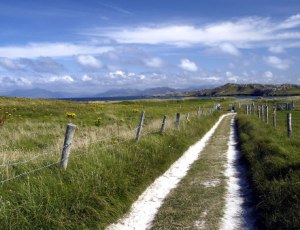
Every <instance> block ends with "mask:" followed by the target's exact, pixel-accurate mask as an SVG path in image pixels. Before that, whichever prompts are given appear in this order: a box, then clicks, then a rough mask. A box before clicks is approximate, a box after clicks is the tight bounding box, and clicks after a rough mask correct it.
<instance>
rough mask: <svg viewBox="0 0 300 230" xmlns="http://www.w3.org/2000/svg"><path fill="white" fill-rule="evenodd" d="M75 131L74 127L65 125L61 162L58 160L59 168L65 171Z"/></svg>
mask: <svg viewBox="0 0 300 230" xmlns="http://www.w3.org/2000/svg"><path fill="white" fill-rule="evenodd" d="M75 129H76V125H74V124H71V123H70V124H67V128H66V134H65V140H64V145H63V149H62V154H61V160H60V167H61V168H62V169H64V170H66V169H67V166H68V159H69V155H70V149H71V144H72V140H73V136H74V133H75Z"/></svg>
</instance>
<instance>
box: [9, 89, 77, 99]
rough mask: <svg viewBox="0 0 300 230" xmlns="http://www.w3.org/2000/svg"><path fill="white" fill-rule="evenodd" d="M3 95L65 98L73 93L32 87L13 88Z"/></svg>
mask: <svg viewBox="0 0 300 230" xmlns="http://www.w3.org/2000/svg"><path fill="white" fill-rule="evenodd" d="M4 96H9V97H28V98H66V97H72V96H73V95H72V94H68V93H64V92H52V91H49V90H46V89H40V88H34V89H18V90H14V91H11V92H9V93H6V94H5V95H4Z"/></svg>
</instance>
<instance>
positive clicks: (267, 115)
mask: <svg viewBox="0 0 300 230" xmlns="http://www.w3.org/2000/svg"><path fill="white" fill-rule="evenodd" d="M266 123H267V125H268V124H269V106H268V105H267V106H266Z"/></svg>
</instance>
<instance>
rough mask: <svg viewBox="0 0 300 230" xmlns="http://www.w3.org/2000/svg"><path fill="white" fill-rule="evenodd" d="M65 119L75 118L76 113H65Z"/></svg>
mask: <svg viewBox="0 0 300 230" xmlns="http://www.w3.org/2000/svg"><path fill="white" fill-rule="evenodd" d="M66 117H69V118H76V117H77V115H76V113H69V112H66Z"/></svg>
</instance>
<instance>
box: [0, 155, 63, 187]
mask: <svg viewBox="0 0 300 230" xmlns="http://www.w3.org/2000/svg"><path fill="white" fill-rule="evenodd" d="M59 162H60V161H57V162H55V163H51V164H48V165H45V166H43V167H40V168H37V169H33V170H31V171H27V172H24V173H21V174H18V175H16V176H14V177H10V178H8V179H5V180H2V181H0V185H3V184H4V183H7V182H9V181H12V180H15V179H17V178H19V177H22V176H25V175H29V174H32V173H34V172H37V171H41V170H42V169H45V168H49V167H51V166H53V165H56V164H58V163H59Z"/></svg>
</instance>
